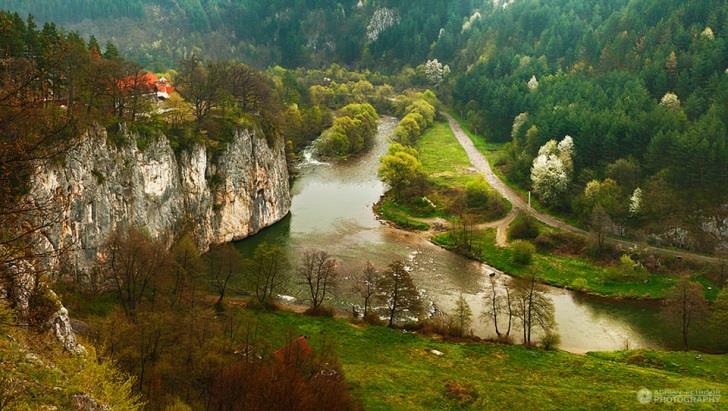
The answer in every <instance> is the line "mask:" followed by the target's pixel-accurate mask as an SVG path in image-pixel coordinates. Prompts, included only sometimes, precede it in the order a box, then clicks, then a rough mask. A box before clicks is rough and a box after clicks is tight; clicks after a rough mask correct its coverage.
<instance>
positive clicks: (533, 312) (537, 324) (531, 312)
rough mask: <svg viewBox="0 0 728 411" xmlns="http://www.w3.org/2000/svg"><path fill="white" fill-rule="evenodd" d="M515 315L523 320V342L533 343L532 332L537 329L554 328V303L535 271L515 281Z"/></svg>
mask: <svg viewBox="0 0 728 411" xmlns="http://www.w3.org/2000/svg"><path fill="white" fill-rule="evenodd" d="M513 288H514V290H513V300H514V316H515V317H516V318H518V319H519V320H520V322H521V328H522V331H523V343H524V344H525V345H531V344H532V338H531V337H532V334H533V331H534V330H536V329H541V330H542V331H543V332H544V333H547V334H548V333H550V332H551V331H552V330H553V328H554V325H555V323H554V303H553V302H552V301H551V299H550V298H549V297H548V296H547V295H546V292H545V289H544V287H543V286H542V285H541V284H539V282H538V276H537V275H536V274H535V273H533V272H532V273H530V274H528V276H527V277H525V278H517V279H514V281H513Z"/></svg>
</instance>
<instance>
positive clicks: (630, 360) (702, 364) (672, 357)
mask: <svg viewBox="0 0 728 411" xmlns="http://www.w3.org/2000/svg"><path fill="white" fill-rule="evenodd" d="M589 355H590V356H593V357H595V358H601V359H605V360H609V361H613V362H618V363H623V364H634V365H639V366H640V367H647V368H655V369H658V370H665V371H669V372H673V373H677V374H680V375H686V376H691V377H697V378H703V379H706V380H710V381H715V382H721V381H728V355H725V354H723V355H712V354H703V353H697V352H689V351H688V352H685V351H649V350H635V351H617V352H598V353H589Z"/></svg>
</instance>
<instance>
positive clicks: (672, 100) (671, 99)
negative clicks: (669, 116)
mask: <svg viewBox="0 0 728 411" xmlns="http://www.w3.org/2000/svg"><path fill="white" fill-rule="evenodd" d="M660 105H661V106H663V107H666V108H668V109H670V110H679V109H680V99H679V98H678V97H677V94H675V93H671V92H667V93H665V95H664V96H662V99H661V100H660Z"/></svg>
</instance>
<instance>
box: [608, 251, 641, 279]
mask: <svg viewBox="0 0 728 411" xmlns="http://www.w3.org/2000/svg"><path fill="white" fill-rule="evenodd" d="M607 273H608V274H607V281H610V282H614V283H641V282H645V281H648V280H649V279H650V273H649V272H648V271H647V269H645V267H644V266H643V265H642V264H640V263H639V262H636V261H634V260H633V259H632V257H630V256H628V255H626V254H625V255H623V256H622V257H620V258H619V264H618V265H617V266H616V267H613V268H611V269H609V270H607Z"/></svg>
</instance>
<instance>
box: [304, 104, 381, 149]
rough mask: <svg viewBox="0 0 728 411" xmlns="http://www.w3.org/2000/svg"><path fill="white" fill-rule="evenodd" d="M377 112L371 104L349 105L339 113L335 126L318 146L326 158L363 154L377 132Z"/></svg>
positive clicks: (327, 131) (322, 136)
mask: <svg viewBox="0 0 728 411" xmlns="http://www.w3.org/2000/svg"><path fill="white" fill-rule="evenodd" d="M378 119H379V116H378V115H377V111H376V110H375V109H374V107H373V106H372V105H370V104H356V103H355V104H349V105H347V106H345V107H343V108H342V109H341V110H339V112H338V117H337V118H336V119H335V120H334V124H333V125H332V126H331V127H330V128H329V129H328V130H326V131H324V133H323V134H322V135H321V138H320V139H319V141H318V142H317V144H316V148H317V149H318V151H319V154H321V155H323V156H325V157H346V156H348V155H351V154H358V153H361V152H362V151H363V150H364V149H365V148H367V147H368V146H369V145H370V144H371V140H372V138H373V137H374V135H375V134H376V132H377V120H378Z"/></svg>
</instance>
